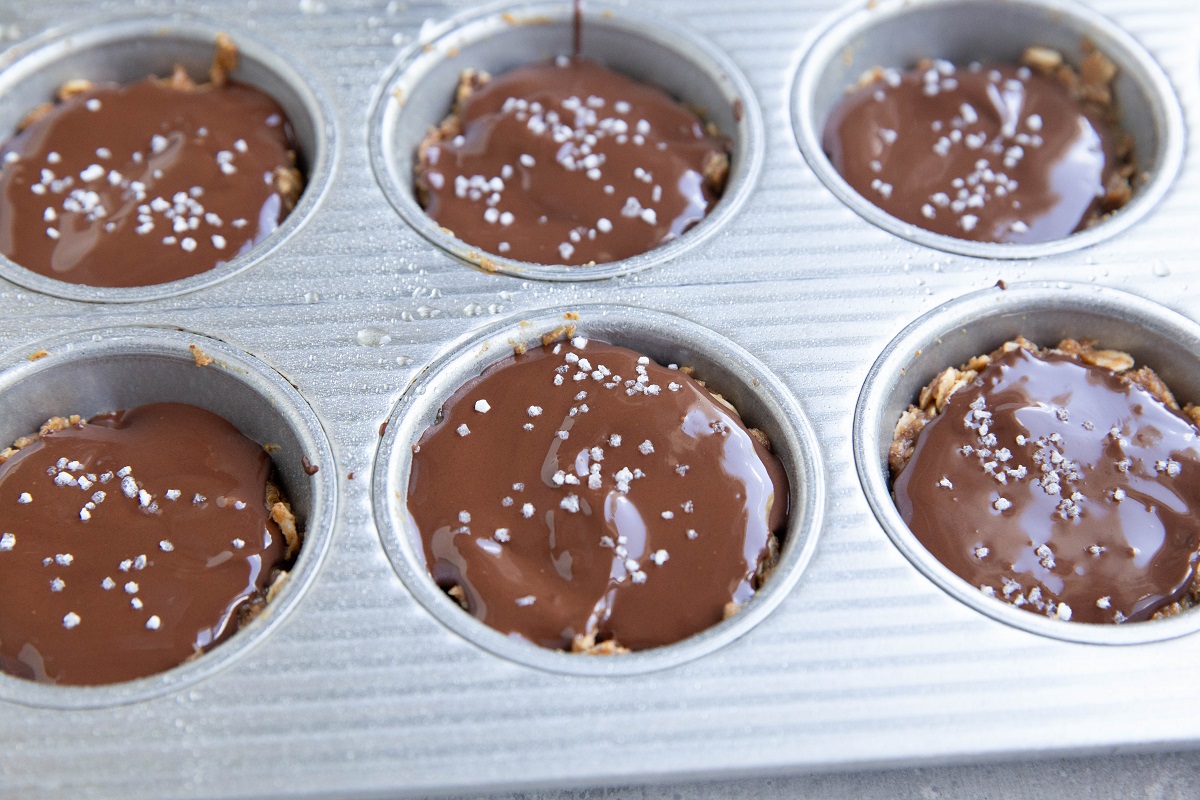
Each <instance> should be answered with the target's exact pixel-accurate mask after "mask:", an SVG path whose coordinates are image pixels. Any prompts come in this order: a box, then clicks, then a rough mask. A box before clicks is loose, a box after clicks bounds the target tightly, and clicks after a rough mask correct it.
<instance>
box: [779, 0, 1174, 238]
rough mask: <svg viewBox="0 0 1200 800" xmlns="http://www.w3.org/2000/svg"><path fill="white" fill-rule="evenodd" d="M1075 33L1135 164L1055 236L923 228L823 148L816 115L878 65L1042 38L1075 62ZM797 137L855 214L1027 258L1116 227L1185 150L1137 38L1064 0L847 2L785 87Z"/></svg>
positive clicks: (1130, 217) (1002, 50)
mask: <svg viewBox="0 0 1200 800" xmlns="http://www.w3.org/2000/svg"><path fill="white" fill-rule="evenodd" d="M1084 40H1088V41H1090V42H1092V43H1093V44H1095V45H1096V47H1097V48H1098V49H1099V50H1100V52H1102V53H1104V54H1105V55H1106V56H1108V58H1110V59H1111V60H1112V61H1113V62H1114V63H1115V64H1116V65H1117V70H1118V71H1117V79H1116V81H1115V83H1114V85H1113V95H1114V97H1115V98H1116V100H1115V103H1116V107H1117V110H1118V112H1119V116H1120V124H1121V127H1122V129H1124V130H1125V131H1127V132H1128V133H1129V134H1130V135H1131V136H1132V137H1133V140H1134V154H1135V156H1136V159H1137V166H1138V172H1139V175H1143V174H1144V175H1145V178H1144V179H1139V180H1138V181H1135V183H1134V195H1133V198H1132V199H1131V200H1130V201H1129V203H1128V205H1126V206H1125V207H1124V208H1122V209H1121V210H1120V211H1118V212H1117V213H1115V214H1113V215H1111V216H1110V217H1109V218H1107V219H1105V220H1103V221H1101V222H1099V223H1097V224H1096V225H1093V226H1092V227H1090V228H1088V229H1087V230H1084V231H1080V232H1079V233H1076V234H1074V235H1072V236H1069V237H1067V238H1065V239H1060V240H1057V241H1054V242H1044V243H1040V244H1027V245H1015V244H999V243H991V242H973V241H968V240H966V239H956V238H954V237H952V236H944V235H942V234H937V233H933V232H932V231H927V230H925V229H924V228H921V227H919V226H917V225H912V224H910V223H907V222H904V221H902V220H899V219H896V218H895V217H893V216H891V215H890V214H887V213H886V212H884V211H883V210H881V209H880V208H879V207H878V206H876V205H875V204H874V203H872V202H871V201H870V200H868V199H867V198H865V197H863V196H862V195H860V194H859V193H858V192H857V191H855V190H854V189H853V188H852V187H851V186H850V184H849V183H847V182H846V181H845V179H843V178H842V177H841V175H839V174H838V172H837V170H836V169H834V168H833V165H832V164H831V163H830V161H829V159H828V158H827V157H826V155H825V153H824V151H823V149H822V146H821V137H822V132H823V130H824V128H825V121H826V120H827V119H828V118H829V114H830V112H831V111H832V109H833V107H834V106H835V105H836V104H837V102H838V101H839V100H840V99H841V98H842V97H843V96H844V95H845V93H846V91H847V90H848V89H850V88H853V87H854V86H856V85H857V83H858V80H859V77H860V76H861V75H862V74H863V73H865V72H867V71H868V70H870V69H873V68H876V67H884V68H889V67H891V68H895V69H899V70H902V71H903V70H908V69H912V67H913V65H914V64H915V63H916V62H917V61H919V60H920V59H922V58H942V59H946V60H947V61H951V62H953V63H954V64H958V65H965V64H969V63H970V62H972V61H978V62H981V63H984V64H988V63H1002V64H1016V63H1018V62H1019V61H1020V57H1021V53H1022V51H1023V50H1024V49H1025V48H1026V47H1029V46H1030V45H1041V46H1044V47H1050V48H1052V49H1054V50H1057V51H1059V52H1060V53H1062V54H1063V57H1064V58H1065V59H1066V61H1067V62H1068V63H1071V64H1075V65H1078V64H1079V61H1080V60H1081V59H1082V57H1083V54H1082V53H1081V46H1082V44H1083V42H1084ZM792 118H793V124H794V125H795V127H796V138H797V140H798V141H799V143H800V148H801V150H803V151H804V156H805V158H807V159H808V163H809V164H810V165H811V166H812V168H813V171H814V172H816V173H817V175H819V176H820V177H821V180H822V181H824V182H825V185H826V186H828V187H829V189H830V191H832V192H833V193H834V194H836V195H837V196H838V197H840V198H841V199H842V201H843V202H845V203H846V204H847V205H849V206H850V207H851V208H853V209H854V210H855V211H857V212H858V213H859V214H861V215H862V216H863V217H864V218H865V219H867V220H870V221H871V222H873V223H875V224H876V225H879V226H880V227H882V228H884V229H885V230H888V231H891V232H892V233H894V234H896V235H897V236H903V237H904V238H906V239H911V240H912V241H914V242H917V243H918V244H923V245H926V246H928V247H934V248H937V249H939V250H947V251H949V252H952V253H961V254H963V255H969V256H980V257H984V258H1036V257H1038V256H1044V255H1049V254H1052V253H1062V252H1066V251H1068V250H1072V249H1081V248H1084V247H1088V246H1090V245H1093V244H1095V243H1096V242H1098V241H1100V240H1102V239H1105V238H1108V237H1110V236H1115V235H1117V234H1118V233H1119V232H1121V231H1124V230H1126V229H1127V228H1129V226H1131V225H1133V224H1135V223H1136V222H1137V221H1138V220H1139V219H1140V218H1141V217H1142V216H1144V215H1145V214H1147V213H1149V212H1150V210H1151V209H1152V208H1153V207H1154V204H1155V203H1156V202H1158V200H1159V199H1161V198H1162V196H1163V195H1164V194H1165V193H1166V192H1167V191H1168V190H1169V189H1170V187H1171V184H1172V183H1173V182H1174V180H1175V176H1176V174H1177V173H1178V171H1179V165H1180V162H1181V160H1182V157H1183V148H1184V138H1185V135H1184V128H1183V114H1182V112H1181V111H1180V108H1179V101H1178V99H1177V98H1176V96H1175V91H1174V89H1173V88H1172V87H1171V83H1170V81H1169V80H1167V77H1166V75H1164V74H1163V71H1162V69H1161V68H1160V67H1159V66H1158V64H1157V63H1155V61H1154V58H1153V56H1151V55H1150V53H1148V52H1147V51H1146V50H1145V49H1144V48H1143V47H1142V46H1141V45H1140V44H1139V43H1138V42H1137V40H1135V39H1133V38H1132V37H1131V36H1129V35H1128V34H1127V33H1125V31H1123V30H1122V29H1121V28H1120V27H1119V26H1117V25H1116V24H1115V23H1113V22H1111V21H1109V20H1108V19H1106V18H1105V17H1102V16H1100V15H1098V14H1096V13H1095V12H1094V11H1093V10H1092V9H1090V8H1088V7H1087V6H1083V5H1080V4H1078V3H1075V2H1072V0H1010V2H1004V3H996V2H993V0H923V2H918V3H911V2H907V1H906V0H888V1H887V2H881V3H878V4H876V5H874V6H873V7H871V8H869V9H862V8H858V7H852V8H851V9H850V10H849V12H848V13H847V14H845V15H844V16H842V17H840V18H838V19H836V20H835V21H834V22H833V24H831V25H830V26H829V27H828V28H826V29H825V30H823V31H822V32H821V34H820V36H819V39H818V40H817V43H816V44H815V45H814V46H813V48H812V49H811V50H810V51H809V52H808V54H807V55H806V56H805V59H804V63H803V65H802V66H801V68H800V72H799V73H798V74H797V78H796V84H795V88H794V90H793V94H792Z"/></svg>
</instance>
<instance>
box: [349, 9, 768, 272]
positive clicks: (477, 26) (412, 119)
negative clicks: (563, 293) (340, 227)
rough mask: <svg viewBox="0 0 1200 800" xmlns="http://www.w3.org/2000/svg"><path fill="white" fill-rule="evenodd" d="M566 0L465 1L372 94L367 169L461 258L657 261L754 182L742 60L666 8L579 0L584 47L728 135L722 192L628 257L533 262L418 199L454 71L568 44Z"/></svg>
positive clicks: (756, 117)
mask: <svg viewBox="0 0 1200 800" xmlns="http://www.w3.org/2000/svg"><path fill="white" fill-rule="evenodd" d="M572 27H573V18H572V14H571V7H570V4H568V3H532V4H521V5H515V6H511V7H506V8H500V9H497V8H495V7H491V8H490V9H488V10H486V11H483V12H478V11H472V12H468V13H465V14H462V15H460V16H457V17H454V18H452V19H450V20H448V21H447V22H446V23H445V24H443V25H442V26H441V27H439V28H438V29H436V30H435V32H434V33H433V34H432V35H431V36H430V37H429V38H427V39H422V40H421V41H418V42H416V43H414V44H413V45H412V46H411V47H409V48H408V49H407V50H406V51H405V52H404V53H403V54H402V55H401V56H400V58H399V60H398V61H397V62H396V64H395V66H394V67H393V68H392V70H391V71H390V73H389V74H388V77H387V78H386V79H385V80H384V83H383V85H382V86H381V87H380V89H379V92H378V93H377V95H376V99H375V103H374V109H373V111H372V113H371V129H370V142H369V144H370V149H371V163H372V164H373V166H374V168H375V176H376V178H377V179H378V181H379V185H380V186H381V187H382V188H383V192H384V194H385V195H387V198H388V200H389V201H390V202H391V204H392V206H394V207H395V209H396V211H397V212H399V214H400V216H401V217H402V218H403V219H404V221H405V222H407V223H408V224H409V225H410V226H412V227H413V228H414V229H415V230H416V231H417V232H418V233H420V234H421V235H422V236H424V237H425V238H426V239H428V240H429V241H430V242H432V243H433V244H435V245H437V246H438V247H440V248H442V249H443V250H444V251H446V252H447V253H448V254H450V255H451V256H453V257H455V258H457V259H459V260H460V261H463V262H466V263H467V264H471V265H473V266H475V267H478V268H480V269H484V270H486V271H488V272H501V273H504V274H506V275H515V276H519V277H522V278H537V279H540V280H548V281H582V280H597V279H600V278H611V277H614V276H617V275H625V274H628V273H631V272H637V271H639V270H643V269H646V268H648V267H652V266H654V265H655V264H661V263H663V262H665V261H668V260H670V259H672V258H675V257H677V256H679V255H680V254H682V253H684V252H687V251H688V250H690V249H691V248H693V247H695V246H697V245H698V244H700V243H701V242H703V241H704V240H706V239H708V238H709V237H710V236H712V234H713V233H715V232H716V231H717V230H718V229H719V228H720V227H721V226H722V225H723V224H725V223H726V222H727V221H728V220H729V219H730V218H731V217H733V216H734V214H736V213H737V211H738V209H739V208H741V206H742V204H743V203H744V202H745V201H746V198H747V197H748V196H749V194H750V191H751V190H752V189H753V187H754V184H755V182H756V181H757V178H758V173H759V171H760V169H761V167H762V161H763V151H764V147H765V145H764V136H763V120H762V112H761V111H760V110H759V107H758V102H757V101H756V100H755V97H754V93H753V91H752V90H751V88H750V84H749V82H747V80H746V78H745V77H744V76H743V75H742V73H741V71H740V70H738V68H737V67H736V66H735V65H734V64H733V62H732V61H730V60H729V57H728V56H726V55H725V54H724V53H723V52H721V51H720V50H718V49H717V48H716V47H715V46H714V45H712V44H711V43H709V42H708V41H707V40H705V39H703V38H701V37H700V36H698V35H697V34H695V33H693V32H692V31H690V30H688V29H687V28H684V27H682V26H679V25H676V24H674V23H673V22H671V21H670V20H667V19H664V18H661V17H658V16H653V15H651V14H646V13H643V12H641V11H638V10H637V9H635V8H631V7H629V6H611V7H609V6H604V5H600V4H593V3H587V4H585V8H584V13H583V48H582V53H581V55H583V56H584V57H587V58H591V59H594V60H596V61H599V62H600V63H602V64H605V65H606V66H608V67H610V68H612V69H614V70H616V71H618V72H621V73H624V74H626V75H629V76H630V77H632V78H635V79H637V80H639V81H642V82H644V83H647V84H651V85H654V86H658V87H660V88H662V89H664V90H665V91H666V92H667V93H669V94H670V95H671V96H673V97H674V98H675V99H677V100H679V101H680V102H682V103H683V104H684V105H686V106H689V107H691V108H693V109H695V110H696V111H697V112H698V113H699V114H700V116H701V117H702V118H703V119H705V120H706V121H709V122H713V123H715V124H716V126H717V127H718V128H719V129H720V132H721V133H722V134H723V135H725V136H728V137H730V139H731V140H732V144H733V151H732V153H731V154H730V170H729V178H728V181H727V183H726V185H725V191H724V193H723V194H722V196H721V199H720V200H719V201H718V202H717V203H716V205H715V206H714V207H713V210H712V211H711V213H709V214H708V215H707V216H706V217H705V218H704V219H703V220H701V221H700V223H699V224H697V225H696V226H695V227H693V228H692V229H690V230H689V231H687V232H686V233H685V234H684V235H683V236H681V237H679V238H677V239H674V240H672V241H670V242H667V243H665V244H662V245H660V246H659V247H656V248H654V249H653V250H649V251H647V252H645V253H642V254H640V255H636V256H633V257H631V258H626V259H622V260H620V261H613V262H610V263H606V264H597V265H595V266H565V265H547V264H533V263H530V262H526V261H515V260H513V259H508V258H504V257H503V256H500V255H497V254H495V253H485V252H482V251H480V250H479V249H478V248H476V247H474V246H473V245H471V244H470V243H469V242H464V241H463V240H461V239H458V238H456V237H455V236H454V235H452V234H451V233H450V232H448V231H447V230H446V229H445V228H442V227H440V226H439V225H438V224H437V222H435V221H434V220H433V219H432V218H431V217H430V216H429V215H428V214H426V213H425V210H424V209H423V208H422V207H421V205H420V204H419V203H418V202H417V198H416V195H415V193H414V188H413V179H414V173H413V166H414V164H415V157H416V152H417V145H418V144H420V142H421V140H422V139H423V138H424V137H425V136H426V134H427V133H428V132H429V129H430V128H434V127H437V125H438V124H439V123H440V122H441V121H442V119H444V118H445V117H446V115H447V114H448V113H449V112H450V105H451V100H452V98H453V97H454V91H455V87H456V86H457V85H458V78H459V74H460V73H461V72H462V71H463V70H464V69H466V68H468V67H473V68H477V69H484V70H487V71H488V72H490V73H492V74H493V75H499V74H501V73H504V72H508V71H510V70H512V69H514V68H516V67H519V66H522V65H525V64H530V63H535V62H538V61H544V60H549V59H551V58H554V57H555V56H558V55H569V54H570V53H571V41H572Z"/></svg>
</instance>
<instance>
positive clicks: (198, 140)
mask: <svg viewBox="0 0 1200 800" xmlns="http://www.w3.org/2000/svg"><path fill="white" fill-rule="evenodd" d="M294 150H295V146H294V145H293V144H292V141H291V133H290V126H289V124H288V122H287V120H286V118H285V117H284V114H283V111H282V109H280V107H279V105H278V104H277V103H276V102H275V101H274V100H272V99H271V98H270V97H268V96H267V95H265V94H263V93H262V92H260V91H258V90H257V89H254V88H252V87H250V86H246V85H244V84H239V83H227V84H225V85H224V86H221V87H213V86H205V87H199V88H197V89H174V88H170V87H167V86H164V85H162V84H161V83H160V82H159V81H157V80H155V79H146V80H144V81H140V82H138V83H135V84H133V85H131V86H124V87H118V86H97V87H94V88H92V89H90V90H89V91H87V92H84V93H83V94H81V95H78V96H76V97H73V98H71V99H70V100H67V101H65V102H62V103H59V104H58V105H56V106H54V108H53V109H52V110H51V111H50V112H49V113H48V114H46V115H45V116H44V117H42V118H41V119H40V120H38V121H37V122H35V123H33V124H32V125H30V126H29V127H28V128H26V129H25V130H24V131H22V132H21V133H18V134H17V135H16V136H14V137H13V138H12V139H11V140H9V141H8V142H7V143H6V144H5V145H4V147H3V148H2V149H0V157H2V158H3V168H2V169H0V253H3V254H4V255H5V256H7V257H8V258H10V259H12V260H13V261H15V262H16V263H18V264H20V265H21V266H23V267H25V268H26V269H29V270H32V271H34V272H37V273H39V274H41V275H46V276H47V277H51V278H55V279H57V280H60V281H66V282H68V283H79V284H85V285H88V286H123V287H127V286H151V285H154V284H159V283H166V282H168V281H174V280H179V279H181V278H186V277H189V276H191V275H196V274H198V273H201V272H207V271H208V270H210V269H212V268H213V267H215V266H217V265H219V264H222V263H224V262H226V261H229V260H230V259H232V258H234V257H235V256H237V255H239V254H241V253H243V252H245V251H247V250H249V249H250V248H251V247H253V246H254V245H255V244H257V243H258V242H261V241H262V240H263V239H264V238H266V237H267V236H268V235H270V234H271V232H272V231H274V230H275V229H276V228H277V227H278V226H279V223H280V222H281V221H282V220H283V218H284V217H285V216H287V212H288V210H290V206H289V205H288V203H287V202H285V199H284V197H283V196H282V195H281V194H280V191H279V188H277V186H276V181H275V172H276V170H278V169H281V168H283V169H286V168H290V167H292V166H294V164H293V160H294V159H293V156H292V155H291V153H293V152H294ZM294 199H295V198H294V197H293V198H292V200H294Z"/></svg>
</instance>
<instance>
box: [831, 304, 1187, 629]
mask: <svg viewBox="0 0 1200 800" xmlns="http://www.w3.org/2000/svg"><path fill="white" fill-rule="evenodd" d="M1017 336H1024V337H1025V338H1026V339H1029V340H1030V341H1031V342H1034V343H1035V344H1038V345H1040V346H1043V347H1053V346H1054V345H1055V344H1057V343H1058V342H1060V341H1062V340H1063V339H1066V338H1072V339H1080V340H1085V339H1091V340H1094V341H1096V342H1098V343H1099V345H1100V346H1101V347H1105V348H1110V349H1116V350H1122V351H1124V352H1127V353H1129V354H1130V355H1132V356H1133V357H1134V359H1135V360H1136V362H1137V363H1138V365H1139V366H1140V365H1149V366H1150V367H1151V369H1153V370H1154V371H1155V372H1158V373H1159V375H1160V377H1162V379H1163V381H1164V382H1165V383H1166V384H1167V385H1168V386H1169V387H1171V390H1172V392H1173V393H1174V394H1175V396H1176V398H1178V400H1179V401H1180V403H1181V404H1186V403H1188V402H1195V400H1197V399H1200V325H1197V324H1196V323H1195V322H1192V321H1191V320H1189V319H1188V318H1186V317H1184V316H1181V315H1179V314H1176V313H1175V312H1173V311H1169V310H1167V309H1165V308H1163V307H1161V306H1159V305H1157V304H1156V303H1150V302H1147V301H1146V300H1143V299H1141V298H1139V297H1136V296H1134V295H1129V294H1125V293H1123V292H1116V291H1113V290H1111V289H1103V288H1101V287H1098V286H1092V285H1087V286H1085V285H1081V284H1068V283H1061V284H1049V285H1042V284H1014V285H1010V286H1007V287H1006V288H1005V289H1001V288H999V287H996V288H993V289H986V290H984V291H982V292H978V293H975V294H970V295H967V296H966V297H962V298H959V299H957V300H952V301H951V302H949V303H947V304H946V305H944V306H941V307H939V308H937V309H935V310H934V311H932V312H930V313H928V314H926V315H925V316H923V317H921V318H920V319H918V320H916V321H915V322H913V323H912V324H911V325H909V326H908V327H907V328H905V329H904V330H903V331H901V332H900V335H899V336H897V337H896V338H895V339H894V340H892V342H891V343H890V344H889V345H888V346H887V347H886V348H885V349H884V351H883V354H882V355H881V356H880V357H879V360H878V361H876V362H875V365H874V366H873V367H871V371H870V373H869V374H868V375H867V381H866V384H865V385H864V386H863V391H862V395H861V396H860V398H859V401H858V408H857V409H856V410H855V414H854V446H855V453H854V455H855V460H856V461H857V466H858V474H859V477H860V478H861V480H862V482H863V488H864V489H865V490H866V492H867V501H868V502H869V503H870V504H871V509H872V510H873V511H874V512H875V516H876V517H878V519H879V522H880V524H881V525H882V526H883V528H884V530H885V531H887V534H888V536H890V537H891V538H892V541H894V542H895V543H896V546H897V547H898V548H900V551H901V552H903V553H904V555H905V556H907V557H908V559H909V560H910V561H912V563H913V565H914V566H916V567H917V569H919V570H921V572H923V573H925V575H927V576H928V577H929V578H930V579H931V580H933V581H934V582H936V583H937V584H938V585H939V586H941V587H942V588H943V589H945V590H946V591H947V592H948V593H949V594H950V595H951V596H953V597H954V598H956V599H958V600H960V601H962V602H963V603H966V604H967V605H968V606H970V607H971V608H973V609H975V610H977V611H980V612H982V613H984V614H987V615H988V616H991V617H994V618H995V619H998V620H1000V621H1001V622H1006V623H1008V624H1009V625H1013V626H1015V627H1017V628H1021V629H1023V630H1027V631H1030V632H1032V633H1038V634H1041V635H1043V636H1051V637H1054V638H1058V639H1064V640H1066V641H1071V642H1082V643H1085V644H1141V643H1144V642H1153V641H1159V640H1162V639H1168V638H1171V637H1174V636H1182V635H1184V634H1188V633H1193V632H1195V631H1196V630H1198V629H1200V613H1195V612H1192V611H1188V612H1185V613H1182V614H1178V615H1176V616H1173V617H1169V618H1167V619H1164V620H1154V621H1149V622H1141V623H1131V624H1127V625H1094V624H1093V625H1089V624H1084V623H1064V622H1058V621H1056V620H1050V619H1047V618H1045V617H1041V616H1038V615H1036V614H1031V613H1029V612H1028V611H1021V610H1020V609H1018V608H1015V607H1013V606H1012V605H1010V604H1008V603H1004V602H1001V601H998V600H994V599H991V598H988V597H985V596H984V595H983V594H982V593H981V592H980V591H979V589H978V588H977V587H975V586H972V585H971V584H969V583H968V582H967V581H965V580H963V579H962V578H960V577H958V576H957V575H955V574H954V573H953V572H951V571H950V570H949V569H947V568H946V567H945V566H943V565H942V563H941V562H940V561H938V560H937V559H936V558H934V557H933V555H932V554H930V553H929V551H928V550H926V549H925V548H924V546H922V545H921V543H920V541H919V540H918V539H917V537H916V536H915V535H913V532H912V531H911V530H910V529H909V527H908V526H907V525H906V524H905V523H904V520H903V519H901V517H900V513H899V511H897V509H896V506H895V504H894V502H893V501H892V496H891V491H890V487H891V477H890V471H889V469H888V465H887V454H888V446H889V445H890V444H891V443H892V431H893V430H894V428H895V426H896V421H897V420H898V419H899V418H900V414H901V413H902V412H903V411H904V410H905V409H906V408H908V407H909V405H911V404H912V403H913V402H914V401H915V399H916V397H917V395H918V394H920V392H921V389H922V388H923V387H924V386H925V385H926V384H928V383H929V382H930V381H931V380H932V379H933V377H934V376H935V375H937V374H938V373H939V372H941V371H942V370H943V369H945V368H946V367H949V366H958V365H960V364H964V363H966V362H967V361H969V360H970V359H971V358H973V357H974V356H977V355H979V354H981V353H990V352H991V351H993V350H995V349H996V348H997V347H999V346H1000V345H1001V344H1003V343H1004V342H1006V341H1009V340H1011V339H1014V338H1016V337H1017Z"/></svg>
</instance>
